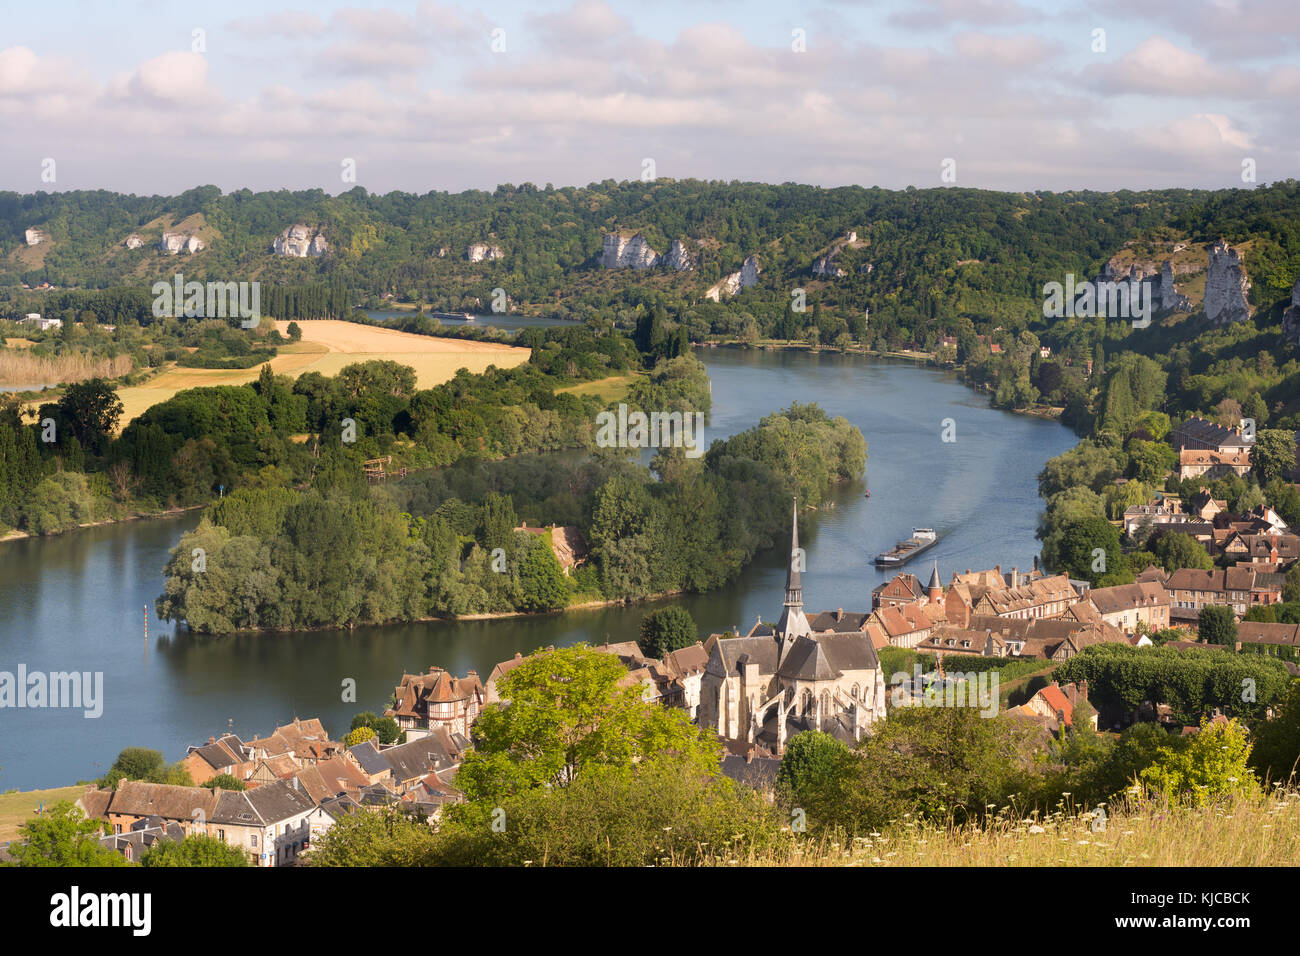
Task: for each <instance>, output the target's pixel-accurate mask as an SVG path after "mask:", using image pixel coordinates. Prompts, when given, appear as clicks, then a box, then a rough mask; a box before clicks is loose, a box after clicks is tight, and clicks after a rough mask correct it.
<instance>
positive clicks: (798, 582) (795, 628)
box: [776, 498, 812, 655]
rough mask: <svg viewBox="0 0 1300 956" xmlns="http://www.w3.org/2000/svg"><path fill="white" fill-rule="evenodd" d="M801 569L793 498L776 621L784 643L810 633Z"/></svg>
mask: <svg viewBox="0 0 1300 956" xmlns="http://www.w3.org/2000/svg"><path fill="white" fill-rule="evenodd" d="M803 569H804V552H803V549H802V548H801V547H799V499H798V498H795V499H794V514H793V517H792V518H791V523H790V563H789V565H788V566H787V567H786V569H785V606H784V607H783V608H782V609H781V617H780V619H779V620H778V621H777V622H776V633H777V635H778V637H780V638H781V639H782V640H783V641H785V642H786V643H791V642H793V641H794V639H795V638H796V637H799V636H800V635H804V634H811V633H812V627H811V626H809V624H808V618H807V617H805V616H804V613H803ZM783 646H784V645H783ZM782 653H783V655H784V652H782Z"/></svg>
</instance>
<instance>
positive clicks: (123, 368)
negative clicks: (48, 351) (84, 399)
mask: <svg viewBox="0 0 1300 956" xmlns="http://www.w3.org/2000/svg"><path fill="white" fill-rule="evenodd" d="M131 365H132V363H131V356H129V355H117V356H114V357H113V358H108V357H107V356H98V357H96V356H92V355H81V354H75V353H74V354H71V355H55V356H38V355H32V354H31V353H30V352H29V351H28V350H27V349H5V348H0V385H53V384H64V383H69V382H83V381H85V380H86V379H88V378H117V377H118V376H120V375H125V374H127V373H128V372H130V371H131Z"/></svg>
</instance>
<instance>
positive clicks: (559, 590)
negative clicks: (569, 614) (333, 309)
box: [519, 534, 569, 611]
mask: <svg viewBox="0 0 1300 956" xmlns="http://www.w3.org/2000/svg"><path fill="white" fill-rule="evenodd" d="M528 537H529V538H530V539H531V540H530V541H529V542H528V545H527V550H526V551H524V554H523V557H521V558H520V559H519V589H520V597H519V609H520V610H522V611H554V610H556V609H558V608H562V607H564V605H565V604H567V603H568V600H569V579H568V578H566V577H565V576H564V569H563V568H561V567H560V562H559V561H558V560H557V559H556V557H555V552H554V551H552V550H551V545H550V541H549V540H548V539H546V538H539V537H537V536H536V535H531V534H530V535H528Z"/></svg>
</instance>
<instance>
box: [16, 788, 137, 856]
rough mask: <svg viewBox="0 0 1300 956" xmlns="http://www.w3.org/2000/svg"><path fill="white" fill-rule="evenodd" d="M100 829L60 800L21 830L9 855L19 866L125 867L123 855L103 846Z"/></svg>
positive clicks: (67, 802)
mask: <svg viewBox="0 0 1300 956" xmlns="http://www.w3.org/2000/svg"><path fill="white" fill-rule="evenodd" d="M100 826H101V824H100V822H99V821H97V820H89V819H87V818H86V815H85V814H84V813H82V812H81V810H80V809H79V808H78V807H77V806H76V805H75V804H73V803H72V802H71V801H70V800H60V801H59V802H58V803H56V804H54V806H52V807H50V808H49V809H47V810H46V811H44V812H43V813H41V814H39V815H37V816H35V817H33V818H32V819H30V820H28V821H27V822H26V823H24V824H22V825H21V826H20V827H19V828H18V832H19V840H18V841H16V842H14V843H12V844H10V846H9V855H10V856H11V857H13V859H14V861H15V862H16V863H17V864H18V866H126V860H125V859H124V858H123V857H122V856H121V854H119V853H116V852H114V851H113V850H110V849H108V848H107V847H103V846H101V845H100V843H99V828H100Z"/></svg>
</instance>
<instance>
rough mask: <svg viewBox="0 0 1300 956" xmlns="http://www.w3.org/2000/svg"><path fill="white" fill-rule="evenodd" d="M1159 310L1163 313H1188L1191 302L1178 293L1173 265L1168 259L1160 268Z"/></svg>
mask: <svg viewBox="0 0 1300 956" xmlns="http://www.w3.org/2000/svg"><path fill="white" fill-rule="evenodd" d="M1159 292H1160V308H1161V310H1162V311H1164V312H1188V311H1190V310H1191V308H1192V301H1191V300H1190V299H1189V298H1187V296H1185V295H1183V294H1182V293H1181V292H1179V291H1178V285H1177V284H1176V283H1175V282H1174V264H1173V263H1172V262H1170V261H1169V260H1168V259H1166V260H1165V261H1164V263H1163V264H1162V265H1161V266H1160V287H1159Z"/></svg>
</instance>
